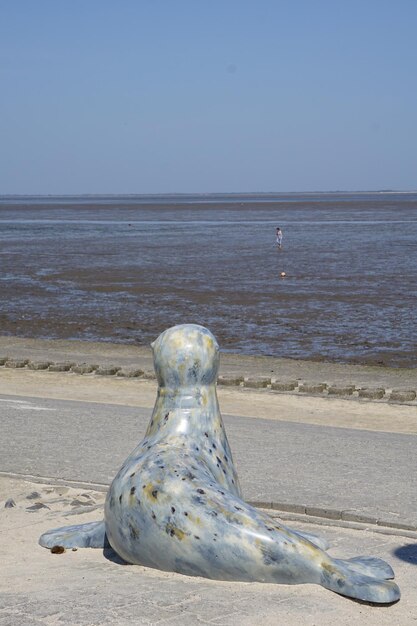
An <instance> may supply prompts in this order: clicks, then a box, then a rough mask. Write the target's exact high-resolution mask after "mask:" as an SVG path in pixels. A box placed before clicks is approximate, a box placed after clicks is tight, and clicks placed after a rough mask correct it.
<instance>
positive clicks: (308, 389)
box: [298, 383, 327, 393]
mask: <svg viewBox="0 0 417 626" xmlns="http://www.w3.org/2000/svg"><path fill="white" fill-rule="evenodd" d="M325 389H327V384H326V383H319V384H310V383H302V384H301V385H298V391H300V392H301V393H323V391H325Z"/></svg>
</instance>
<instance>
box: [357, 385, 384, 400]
mask: <svg viewBox="0 0 417 626" xmlns="http://www.w3.org/2000/svg"><path fill="white" fill-rule="evenodd" d="M384 396H385V389H382V388H379V387H378V388H375V389H372V388H371V387H364V388H363V389H359V397H360V398H369V399H370V400H380V399H381V398H383V397H384Z"/></svg>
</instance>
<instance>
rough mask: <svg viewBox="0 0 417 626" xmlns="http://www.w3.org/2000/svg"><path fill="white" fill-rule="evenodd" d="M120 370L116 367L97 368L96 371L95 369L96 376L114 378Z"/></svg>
mask: <svg viewBox="0 0 417 626" xmlns="http://www.w3.org/2000/svg"><path fill="white" fill-rule="evenodd" d="M120 369H122V368H121V367H119V366H118V365H109V366H104V367H99V368H98V369H96V374H97V375H98V376H114V375H115V374H117V372H118V371H119V370H120Z"/></svg>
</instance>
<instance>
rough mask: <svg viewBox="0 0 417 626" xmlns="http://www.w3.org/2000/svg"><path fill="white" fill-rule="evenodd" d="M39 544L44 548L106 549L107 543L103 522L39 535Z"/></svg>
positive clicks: (57, 529)
mask: <svg viewBox="0 0 417 626" xmlns="http://www.w3.org/2000/svg"><path fill="white" fill-rule="evenodd" d="M39 543H40V545H41V546H43V547H44V548H49V549H51V548H53V547H54V546H62V547H63V548H106V547H107V546H108V545H109V543H108V540H107V535H106V527H105V524H104V521H101V522H90V523H88V524H76V525H74V526H63V527H62V528H54V529H53V530H48V532H46V533H44V534H43V535H41V537H40V539H39Z"/></svg>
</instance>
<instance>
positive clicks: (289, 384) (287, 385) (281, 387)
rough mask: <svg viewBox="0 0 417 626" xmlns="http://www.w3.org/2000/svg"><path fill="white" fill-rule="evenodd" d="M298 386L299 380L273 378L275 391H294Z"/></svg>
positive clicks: (272, 385)
mask: <svg viewBox="0 0 417 626" xmlns="http://www.w3.org/2000/svg"><path fill="white" fill-rule="evenodd" d="M296 387H298V380H289V381H282V382H281V381H279V380H273V381H272V382H271V389H272V390H273V391H294V389H296Z"/></svg>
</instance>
